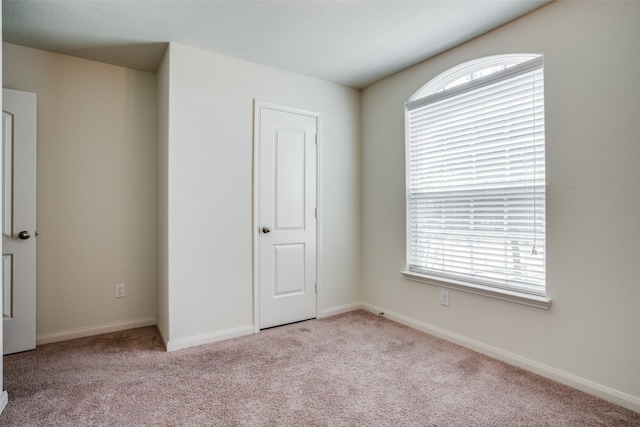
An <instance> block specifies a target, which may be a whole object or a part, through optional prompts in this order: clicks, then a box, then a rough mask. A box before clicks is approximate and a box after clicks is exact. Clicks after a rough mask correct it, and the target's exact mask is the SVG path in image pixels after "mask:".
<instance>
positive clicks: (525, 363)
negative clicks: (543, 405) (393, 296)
mask: <svg viewBox="0 0 640 427" xmlns="http://www.w3.org/2000/svg"><path fill="white" fill-rule="evenodd" d="M361 307H362V308H363V309H364V310H367V311H370V312H372V313H375V314H378V313H381V312H383V313H384V317H386V318H388V319H390V320H393V321H395V322H398V323H401V324H403V325H406V326H409V327H410V328H413V329H417V330H419V331H422V332H425V333H427V334H429V335H433V336H436V337H438V338H442V339H444V340H446V341H450V342H452V343H454V344H458V345H460V346H462V347H466V348H468V349H470V350H473V351H476V352H478V353H481V354H484V355H487V356H489V357H492V358H494V359H497V360H501V361H503V362H506V363H508V364H510V365H514V366H517V367H519V368H522V369H524V370H527V371H529V372H533V373H535V374H538V375H540V376H542V377H545V378H548V379H550V380H553V381H557V382H559V383H561V384H564V385H568V386H569V387H572V388H575V389H577V390H580V391H583V392H585V393H588V394H591V395H593V396H596V397H599V398H601V399H604V400H606V401H609V402H611V403H615V404H616V405H620V406H622V407H624V408H627V409H630V410H632V411H635V412H640V398H638V397H635V396H631V395H629V394H626V393H623V392H620V391H618V390H615V389H612V388H610V387H606V386H603V385H601V384H598V383H595V382H593V381H589V380H587V379H584V378H581V377H578V376H576V375H573V374H570V373H568V372H564V371H561V370H559V369H555V368H552V367H550V366H547V365H543V364H541V363H538V362H535V361H533V360H530V359H527V358H524V357H521V356H518V355H517V354H513V353H510V352H508V351H504V350H501V349H499V348H497V347H493V346H490V345H487V344H484V343H482V342H480V341H476V340H473V339H470V338H467V337H464V336H462V335H458V334H455V333H453V332H450V331H447V330H445V329H442V328H438V327H436V326H433V325H430V324H427V323H424V322H421V321H419V320H415V319H412V318H410V317H407V316H403V315H401V314H397V313H394V312H392V311H389V310H386V309H384V308H381V307H377V306H375V305H372V304H368V303H363V304H362V305H361Z"/></svg>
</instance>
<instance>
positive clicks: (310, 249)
mask: <svg viewBox="0 0 640 427" xmlns="http://www.w3.org/2000/svg"><path fill="white" fill-rule="evenodd" d="M256 119H257V120H256V127H257V129H256V153H257V162H258V165H257V168H258V171H259V172H258V181H257V187H258V189H257V192H258V199H257V212H256V217H257V218H258V229H257V230H256V232H257V233H258V236H257V242H258V243H257V253H256V258H257V260H258V261H257V264H256V265H257V269H258V272H257V274H256V278H257V281H258V283H257V288H258V294H259V298H258V300H259V309H258V310H257V312H259V320H258V323H259V327H260V328H267V327H271V326H277V325H282V324H286V323H291V322H296V321H299V320H306V319H310V318H314V317H316V263H317V260H316V254H317V249H316V240H317V236H316V232H317V231H316V222H317V220H316V217H315V211H316V193H317V190H316V183H317V178H316V173H317V165H316V160H317V146H316V136H317V131H318V129H317V127H318V125H317V120H318V119H317V115H313V114H309V113H303V112H298V111H295V110H290V109H287V108H286V107H281V108H279V107H277V106H273V105H271V104H270V105H269V108H268V107H266V106H264V105H262V104H258V103H257V104H256Z"/></svg>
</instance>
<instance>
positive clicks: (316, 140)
mask: <svg viewBox="0 0 640 427" xmlns="http://www.w3.org/2000/svg"><path fill="white" fill-rule="evenodd" d="M316 145H318V135H316Z"/></svg>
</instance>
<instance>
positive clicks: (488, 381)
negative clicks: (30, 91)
mask: <svg viewBox="0 0 640 427" xmlns="http://www.w3.org/2000/svg"><path fill="white" fill-rule="evenodd" d="M4 373H5V387H6V389H7V390H8V392H9V405H8V406H7V408H6V409H5V411H4V413H3V414H2V415H0V425H2V426H71V425H72V426H240V425H242V426H583V427H584V426H640V414H637V413H635V412H632V411H629V410H626V409H624V408H621V407H619V406H616V405H613V404H610V403H607V402H605V401H603V400H600V399H598V398H595V397H592V396H589V395H587V394H584V393H582V392H579V391H576V390H573V389H571V388H568V387H565V386H563V385H560V384H557V383H554V382H552V381H549V380H546V379H544V378H542V377H539V376H536V375H533V374H530V373H528V372H526V371H523V370H521V369H518V368H515V367H512V366H509V365H506V364H504V363H501V362H498V361H496V360H493V359H490V358H488V357H485V356H482V355H479V354H477V353H474V352H472V351H469V350H467V349H464V348H461V347H459V346H456V345H454V344H451V343H448V342H445V341H442V340H440V339H437V338H434V337H431V336H429V335H426V334H423V333H421V332H418V331H415V330H412V329H410V328H407V327H405V326H402V325H399V324H397V323H394V322H391V321H389V320H387V319H384V318H381V317H376V316H374V315H372V314H370V313H367V312H364V311H356V312H352V313H347V314H344V315H339V316H334V317H330V318H326V319H321V320H310V321H307V322H301V323H296V324H292V325H287V326H282V327H279V328H274V329H269V330H266V331H262V332H260V333H259V334H257V335H251V336H246V337H241V338H236V339H232V340H227V341H222V342H218V343H213V344H209V345H204V346H199V347H194V348H190V349H185V350H181V351H176V352H172V353H166V352H165V351H164V349H163V346H162V343H161V340H160V337H159V335H158V333H157V331H156V329H155V328H153V327H149V328H141V329H133V330H129V331H123V332H116V333H112V334H106V335H100V336H95V337H89V338H82V339H78V340H73V341H66V342H61V343H54V344H48V345H43V346H40V347H38V348H37V349H36V350H34V351H31V352H27V353H21V354H17V355H11V356H6V357H5V358H4Z"/></svg>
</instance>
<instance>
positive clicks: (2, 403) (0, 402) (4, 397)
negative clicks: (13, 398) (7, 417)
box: [0, 391, 9, 414]
mask: <svg viewBox="0 0 640 427" xmlns="http://www.w3.org/2000/svg"><path fill="white" fill-rule="evenodd" d="M7 403H9V394H7V392H6V391H3V392H2V394H1V395H0V414H2V411H4V408H6V407H7Z"/></svg>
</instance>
